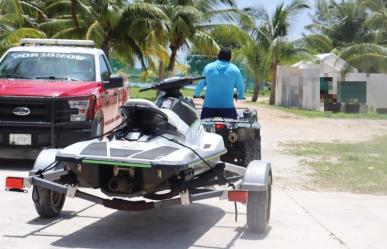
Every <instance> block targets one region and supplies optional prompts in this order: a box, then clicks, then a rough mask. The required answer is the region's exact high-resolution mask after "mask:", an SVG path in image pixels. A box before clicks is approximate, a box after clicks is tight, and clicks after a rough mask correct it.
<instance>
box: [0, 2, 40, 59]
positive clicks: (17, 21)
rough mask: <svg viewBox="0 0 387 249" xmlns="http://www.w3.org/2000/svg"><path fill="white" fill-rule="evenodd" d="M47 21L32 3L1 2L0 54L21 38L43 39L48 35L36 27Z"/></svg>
mask: <svg viewBox="0 0 387 249" xmlns="http://www.w3.org/2000/svg"><path fill="white" fill-rule="evenodd" d="M45 19H47V17H46V15H45V14H44V12H43V11H42V10H41V9H40V8H39V7H38V6H37V5H35V4H34V3H32V1H22V0H0V31H1V32H0V53H3V52H4V51H5V50H6V49H8V48H9V47H11V46H14V45H15V44H17V43H19V41H20V39H21V38H24V37H35V38H43V37H46V35H45V34H44V33H43V32H41V31H39V30H38V29H37V28H36V27H37V26H36V25H37V23H38V21H40V20H45Z"/></svg>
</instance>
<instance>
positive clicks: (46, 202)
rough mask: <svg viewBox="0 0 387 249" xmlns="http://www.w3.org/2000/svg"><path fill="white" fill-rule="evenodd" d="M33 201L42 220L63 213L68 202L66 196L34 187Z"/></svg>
mask: <svg viewBox="0 0 387 249" xmlns="http://www.w3.org/2000/svg"><path fill="white" fill-rule="evenodd" d="M32 197H33V198H32V199H33V201H34V205H35V209H36V211H37V212H38V214H39V216H40V217H42V218H54V217H56V216H58V215H59V214H60V212H61V211H62V208H63V205H64V202H65V200H66V195H65V194H60V193H58V192H55V191H52V190H49V189H45V188H42V187H39V186H34V188H33V193H32Z"/></svg>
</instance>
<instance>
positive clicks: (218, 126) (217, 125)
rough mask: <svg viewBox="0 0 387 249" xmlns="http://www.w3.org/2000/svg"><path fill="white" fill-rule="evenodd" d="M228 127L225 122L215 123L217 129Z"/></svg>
mask: <svg viewBox="0 0 387 249" xmlns="http://www.w3.org/2000/svg"><path fill="white" fill-rule="evenodd" d="M224 128H226V125H225V124H222V123H215V129H216V130H222V129H224Z"/></svg>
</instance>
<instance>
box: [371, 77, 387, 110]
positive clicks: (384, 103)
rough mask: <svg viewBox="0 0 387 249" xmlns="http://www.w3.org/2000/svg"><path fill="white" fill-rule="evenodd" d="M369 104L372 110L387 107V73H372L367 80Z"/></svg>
mask: <svg viewBox="0 0 387 249" xmlns="http://www.w3.org/2000/svg"><path fill="white" fill-rule="evenodd" d="M367 105H368V108H369V109H370V110H371V111H376V109H377V108H387V74H370V75H369V77H368V81H367Z"/></svg>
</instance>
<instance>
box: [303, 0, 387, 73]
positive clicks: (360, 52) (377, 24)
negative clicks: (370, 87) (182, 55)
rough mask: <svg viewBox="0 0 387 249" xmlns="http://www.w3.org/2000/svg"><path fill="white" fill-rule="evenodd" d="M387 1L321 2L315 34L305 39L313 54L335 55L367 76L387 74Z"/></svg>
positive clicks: (317, 3)
mask: <svg viewBox="0 0 387 249" xmlns="http://www.w3.org/2000/svg"><path fill="white" fill-rule="evenodd" d="M386 5H387V3H386V1H385V0H350V1H343V0H342V1H341V2H337V1H333V0H331V1H330V2H326V1H323V0H317V1H316V6H317V11H316V13H315V14H314V15H313V16H314V18H313V24H311V25H308V26H306V28H307V29H308V30H310V31H311V32H312V34H310V35H307V36H305V37H304V41H305V43H306V45H307V46H308V47H309V50H310V51H311V52H312V53H328V52H333V53H335V54H337V55H338V56H340V57H342V58H343V59H344V60H346V61H348V62H349V63H350V64H352V65H353V66H354V67H356V68H358V69H359V70H360V71H363V72H368V73H372V72H382V71H387V63H386V61H387V50H386V47H385V46H386V42H387V32H386V29H385V27H386V24H387V14H386V13H387V9H386Z"/></svg>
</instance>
